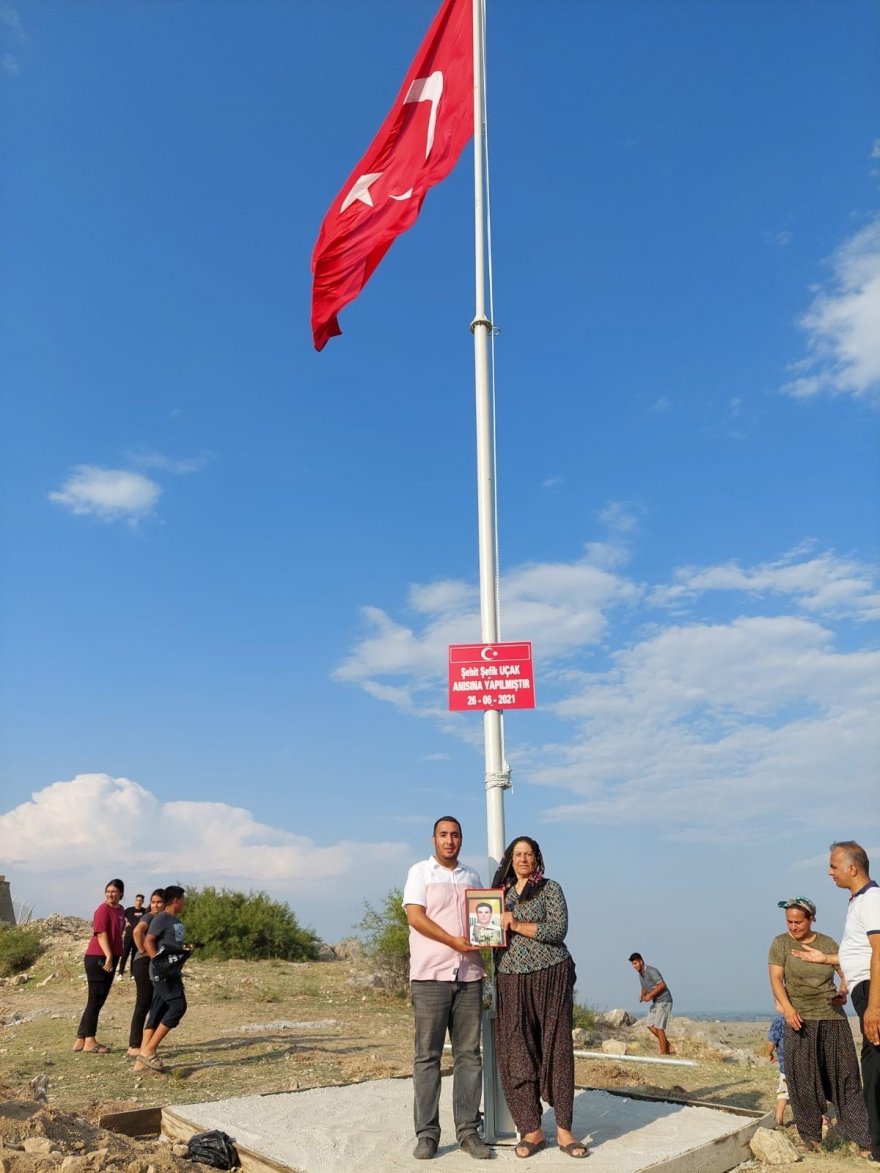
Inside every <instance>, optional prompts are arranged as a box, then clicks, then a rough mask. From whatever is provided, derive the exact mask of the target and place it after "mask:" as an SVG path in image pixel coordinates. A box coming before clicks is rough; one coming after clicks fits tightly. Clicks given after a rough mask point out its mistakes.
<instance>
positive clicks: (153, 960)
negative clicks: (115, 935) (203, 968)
mask: <svg viewBox="0 0 880 1173" xmlns="http://www.w3.org/2000/svg"><path fill="white" fill-rule="evenodd" d="M185 904H186V894H185V893H184V890H183V888H180V887H179V886H178V885H177V884H169V886H168V887H167V888H166V889H165V911H164V912H157V913H156V915H155V916H154V917H153V919H152V920H151V921H150V927H149V928H148V929H147V934H146V936H145V937H144V949H145V951H146V954H147V956H148V957H149V958H150V980H151V981H152V983H153V1002H152V1005H151V1006H150V1012H149V1014H148V1015H147V1021H146V1025H145V1026H144V1037H143V1041H142V1042H141V1053H140V1054H139V1055H138V1057H137V1059H136V1060H135V1064H134V1070H135V1071H146V1070H147V1069H150V1070H153V1071H161V1070H162V1068H163V1067H164V1066H165V1064H164V1063H163V1062H162V1060H161V1059H160V1058H159V1056H158V1055H157V1054H156V1049H157V1048H158V1046H159V1044H160V1043H161V1042H162V1040H163V1039H164V1038H165V1036H166V1035H167V1034H168V1032H169V1031H171V1030H174V1028H175V1027H176V1026H177V1025H178V1023H179V1022H180V1020H181V1019H182V1018H183V1016H184V1014H186V993H185V991H184V988H183V977H182V976H181V974H182V970H183V964H184V962H185V961H186V959H187V957H188V955H189V954H188V950H187V948H186V946H185V945H184V943H183V942H184V936H185V930H184V927H183V924H182V922H181V921H180V920H179V919H178V917H179V914H180V913H181V912H182V911H183V907H184V905H185Z"/></svg>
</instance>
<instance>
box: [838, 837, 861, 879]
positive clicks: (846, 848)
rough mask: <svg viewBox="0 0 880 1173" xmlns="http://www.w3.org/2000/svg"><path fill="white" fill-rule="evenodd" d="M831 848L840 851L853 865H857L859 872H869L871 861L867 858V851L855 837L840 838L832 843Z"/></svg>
mask: <svg viewBox="0 0 880 1173" xmlns="http://www.w3.org/2000/svg"><path fill="white" fill-rule="evenodd" d="M831 850H832V851H842V852H843V853H844V855H845V856H846V857H847V859H848V860H849V862H850V863H851V864H852V865H853V867H857V868H858V869H859V871H860V872H868V873H870V871H871V861H870V860H869V859H868V853H867V851H865V849H864V847H862V845H861V843H856V841H855V839H841V841H840V842H839V843H832V844H831Z"/></svg>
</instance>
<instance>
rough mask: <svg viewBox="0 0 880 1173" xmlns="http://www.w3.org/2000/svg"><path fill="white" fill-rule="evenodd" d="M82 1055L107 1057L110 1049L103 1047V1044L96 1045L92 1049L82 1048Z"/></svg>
mask: <svg viewBox="0 0 880 1173" xmlns="http://www.w3.org/2000/svg"><path fill="white" fill-rule="evenodd" d="M82 1053H83V1054H84V1055H109V1054H110V1048H109V1047H105V1046H104V1044H103V1043H96V1044H95V1046H94V1047H83V1048H82Z"/></svg>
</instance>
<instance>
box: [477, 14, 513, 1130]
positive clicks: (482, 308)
mask: <svg viewBox="0 0 880 1173" xmlns="http://www.w3.org/2000/svg"><path fill="white" fill-rule="evenodd" d="M472 5H473V23H474V271H475V285H476V309H475V313H474V320H473V321H472V322H471V332H472V334H473V336H474V384H475V396H476V414H477V517H478V523H479V524H478V542H479V558H480V635H481V642H482V643H484V644H493V643H497V642H498V641H499V639H500V638H501V632H500V630H499V621H498V533H497V511H496V484H495V445H494V435H495V429H494V422H495V411H494V403H493V401H492V395H491V386H490V380H489V338H490V335H491V332H492V328H493V327H492V323H491V322H490V321H489V319H488V317H487V316H486V255H487V249H486V198H485V197H486V183H485V175H486V161H485V146H486V117H485V110H486V105H485V86H484V74H483V66H484V60H485V0H472ZM483 743H484V751H485V762H486V773H485V783H486V826H487V835H488V854H489V875H490V876H491V875H492V874H493V873H494V871H495V868H496V867H497V866H498V863H499V862H500V860H501V856H502V855H503V854H504V846H505V843H504V791H505V790H507V789H509V787H510V769H509V767H508V765H507V763H506V762H505V760H504V731H503V726H502V715H501V713H500V712H499V711H498V710H497V709H487V710H486V712H485V713H484V714H483ZM495 1022H496V1019H495V1014H494V1007H493V1010H492V1011H491V1012H489V1013H488V1014H485V1015H484V1017H483V1133H484V1137H485V1139H486V1140H487V1141H488V1142H490V1143H491V1142H492V1141H495V1140H497V1139H500V1137H501V1136H506V1137H507V1136H512V1135H514V1132H515V1130H514V1126H513V1121H512V1120H511V1118H510V1113H509V1112H508V1110H507V1104H506V1102H505V1100H504V1095H503V1092H502V1090H501V1084H500V1081H499V1079H498V1064H497V1059H496V1048H495Z"/></svg>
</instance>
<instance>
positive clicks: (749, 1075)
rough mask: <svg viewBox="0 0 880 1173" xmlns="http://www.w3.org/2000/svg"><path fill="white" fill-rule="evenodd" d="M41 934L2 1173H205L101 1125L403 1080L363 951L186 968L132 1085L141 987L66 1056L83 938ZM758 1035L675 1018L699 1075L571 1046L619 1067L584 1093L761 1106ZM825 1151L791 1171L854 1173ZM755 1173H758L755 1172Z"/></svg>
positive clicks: (81, 928)
mask: <svg viewBox="0 0 880 1173" xmlns="http://www.w3.org/2000/svg"><path fill="white" fill-rule="evenodd" d="M38 927H39V929H40V931H41V934H42V935H43V937H44V940H45V943H46V945H47V950H46V952H45V954H44V955H43V956H42V957H41V958H40V960H39V961H38V962H37V964H36V965H35V966H34V968H33V970H32V971H30V972H29V973H28V974H27V975H20V976H19V978H12V979H7V980H6V982H0V1173H46V1171H48V1170H56V1169H67V1170H83V1171H85V1170H95V1171H98V1170H101V1171H103V1173H172V1171H175V1170H177V1171H181V1170H189V1173H192V1171H193V1170H194V1169H196V1168H205V1166H197V1165H193V1164H192V1163H191V1162H189V1161H186V1160H184V1159H182V1157H181V1156H180V1155H179V1154H176V1153H175V1152H174V1151H173V1149H172V1147H171V1146H170V1145H169V1144H167V1143H165V1142H162V1141H158V1140H156V1139H155V1138H153V1139H150V1140H141V1139H138V1140H134V1139H130V1138H128V1137H126V1136H123V1135H121V1134H119V1133H116V1132H113V1131H110V1130H108V1129H107V1128H101V1127H100V1121H101V1120H102V1118H104V1117H106V1116H107V1115H108V1114H111V1113H119V1112H126V1111H132V1110H135V1109H141V1108H151V1107H157V1106H161V1105H163V1104H172V1103H176V1104H183V1103H191V1102H198V1101H203V1100H210V1099H217V1098H225V1097H229V1096H235V1095H246V1094H253V1093H260V1092H276V1091H290V1090H297V1089H301V1088H309V1087H320V1086H329V1085H333V1084H342V1083H350V1082H355V1081H359V1080H364V1079H382V1078H387V1077H391V1076H399V1075H409V1074H410V1073H411V1059H412V1053H411V1046H412V1042H411V1037H412V1031H411V1012H410V1009H409V1006H408V1005H407V1002H406V1000H405V999H404V998H402V997H399V996H396V995H394V994H392V993H389V992H388V991H387V990H385V989H384V988H383V986H382V984H381V981H380V980H379V979H378V978H375V977H374V976H373V975H371V974H370V973H369V972H368V971H367V969H366V968H365V966H364V964H363V961H362V960H361V959H359V958H358V957H357V956H356V955H355V956H351V955H346V956H344V957H343V958H341V959H336V960H325V961H319V962H308V963H292V962H280V961H266V962H236V961H233V962H225V963H218V962H201V961H199V960H198V958H197V957H195V958H194V959H193V960H192V961H191V962H190V963H189V964H188V966H187V996H188V1000H189V1005H190V1009H189V1012H188V1014H187V1016H186V1019H185V1020H184V1023H183V1024H182V1026H181V1027H180V1028H179V1030H178V1031H176V1032H175V1033H174V1035H172V1036H171V1041H173V1043H174V1046H173V1047H169V1048H167V1051H166V1059H167V1062H168V1067H167V1069H166V1071H165V1072H164V1073H163V1074H154V1073H152V1072H147V1073H141V1074H138V1073H136V1072H134V1071H133V1070H132V1063H131V1060H129V1059H128V1058H126V1054H125V1052H126V1047H127V1043H128V1024H129V1020H130V1018H131V1011H132V1007H133V1003H134V983H133V982H131V981H130V980H129V978H128V976H127V975H126V977H125V978H124V980H122V981H117V982H114V986H113V991H112V993H111V996H110V998H109V999H108V1001H107V1005H106V1006H105V1008H104V1010H103V1012H102V1015H101V1029H100V1031H99V1037H100V1039H101V1041H103V1042H104V1043H107V1044H108V1045H110V1046H111V1047H112V1050H111V1052H110V1053H109V1054H107V1055H87V1054H75V1053H74V1052H73V1050H72V1048H73V1042H74V1036H75V1033H76V1025H77V1022H78V1021H79V1017H80V1014H81V1013H82V1008H83V1005H84V1003H85V982H84V979H83V971H82V954H83V952H84V950H85V945H86V943H87V941H88V938H89V935H90V927H89V925H88V924H87V922H85V921H80V920H77V919H75V918H70V917H60V916H56V917H49V918H47V919H46V920H45V921H41V922H38ZM353 948H354V953H355V954H356V953H357V949H356V946H354V947H353ZM340 952H342V953H343V954H345V953H346V950H340ZM766 1026H767V1024H766V1022H764V1023H755V1022H753V1023H730V1022H719V1023H705V1022H696V1021H689V1020H687V1019H681V1018H679V1019H673V1023H672V1026H671V1030H670V1037H671V1038H672V1041H673V1045H674V1046H675V1047H676V1050H677V1051H678V1054H679V1056H680V1057H683V1058H693V1059H695V1060H697V1061H698V1066H697V1067H660V1066H655V1065H640V1064H637V1063H630V1062H627V1061H626V1060H624V1059H622V1058H620V1057H619V1055H620V1052H622V1051H623V1050H624V1049H625V1051H626V1053H627V1054H635V1055H638V1054H642V1055H653V1054H655V1047H654V1043H653V1040H652V1039H651V1038H650V1036H649V1035H648V1033H647V1032H646V1031H645V1029H644V1027H643V1026H640V1025H639V1024H636V1025H634V1026H612V1025H610V1024H607V1023H600V1024H598V1025H597V1027H596V1028H594V1029H592V1030H589V1031H587V1032H586V1033H585V1034H582V1035H579V1036H578V1038H577V1046H578V1047H579V1048H583V1049H590V1050H602V1049H603V1046H604V1047H605V1048H606V1049H612V1048H613V1049H616V1050H617V1051H618V1056H617V1057H615V1055H614V1054H608V1055H607V1057H606V1058H603V1059H601V1060H593V1059H579V1060H578V1061H577V1082H578V1085H579V1086H590V1087H610V1088H617V1089H630V1090H632V1091H642V1092H649V1093H651V1092H653V1093H657V1094H671V1095H673V1096H675V1097H676V1098H688V1099H693V1100H702V1101H707V1102H711V1103H717V1104H730V1105H736V1106H739V1107H745V1108H751V1109H755V1110H761V1111H766V1110H770V1109H771V1108H772V1106H773V1103H774V1092H775V1087H776V1068H775V1066H773V1065H771V1064H769V1063H768V1062H767V1061H766V1060H765V1059H764V1058H763V1055H764V1050H765V1043H764V1036H765V1034H766ZM163 1050H164V1048H163ZM790 1134H791V1133H790ZM791 1135H793V1134H791ZM826 1146H827V1151H826V1152H823V1153H821V1154H817V1155H815V1156H812V1155H811V1156H808V1157H807V1158H806V1159H805V1160H804V1161H803V1162H802V1163H800V1164H799V1166H798V1168H800V1169H804V1170H806V1171H809V1173H813V1171H814V1170H815V1171H818V1170H823V1171H824V1173H841V1171H842V1170H844V1169H854V1168H857V1167H859V1166H860V1163H859V1162H858V1161H857V1159H856V1158H854V1157H852V1156H850V1155H849V1152H848V1147H847V1146H846V1143H845V1142H844V1141H843V1138H841V1137H839V1136H837V1135H836V1133H835V1131H834V1130H832V1132H831V1134H830V1135H829V1137H828V1138H827V1141H826ZM750 1167H751V1168H753V1169H756V1170H757V1169H762V1168H764V1166H762V1165H760V1164H759V1163H757V1162H755V1163H753V1164H752V1165H751V1166H750Z"/></svg>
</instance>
